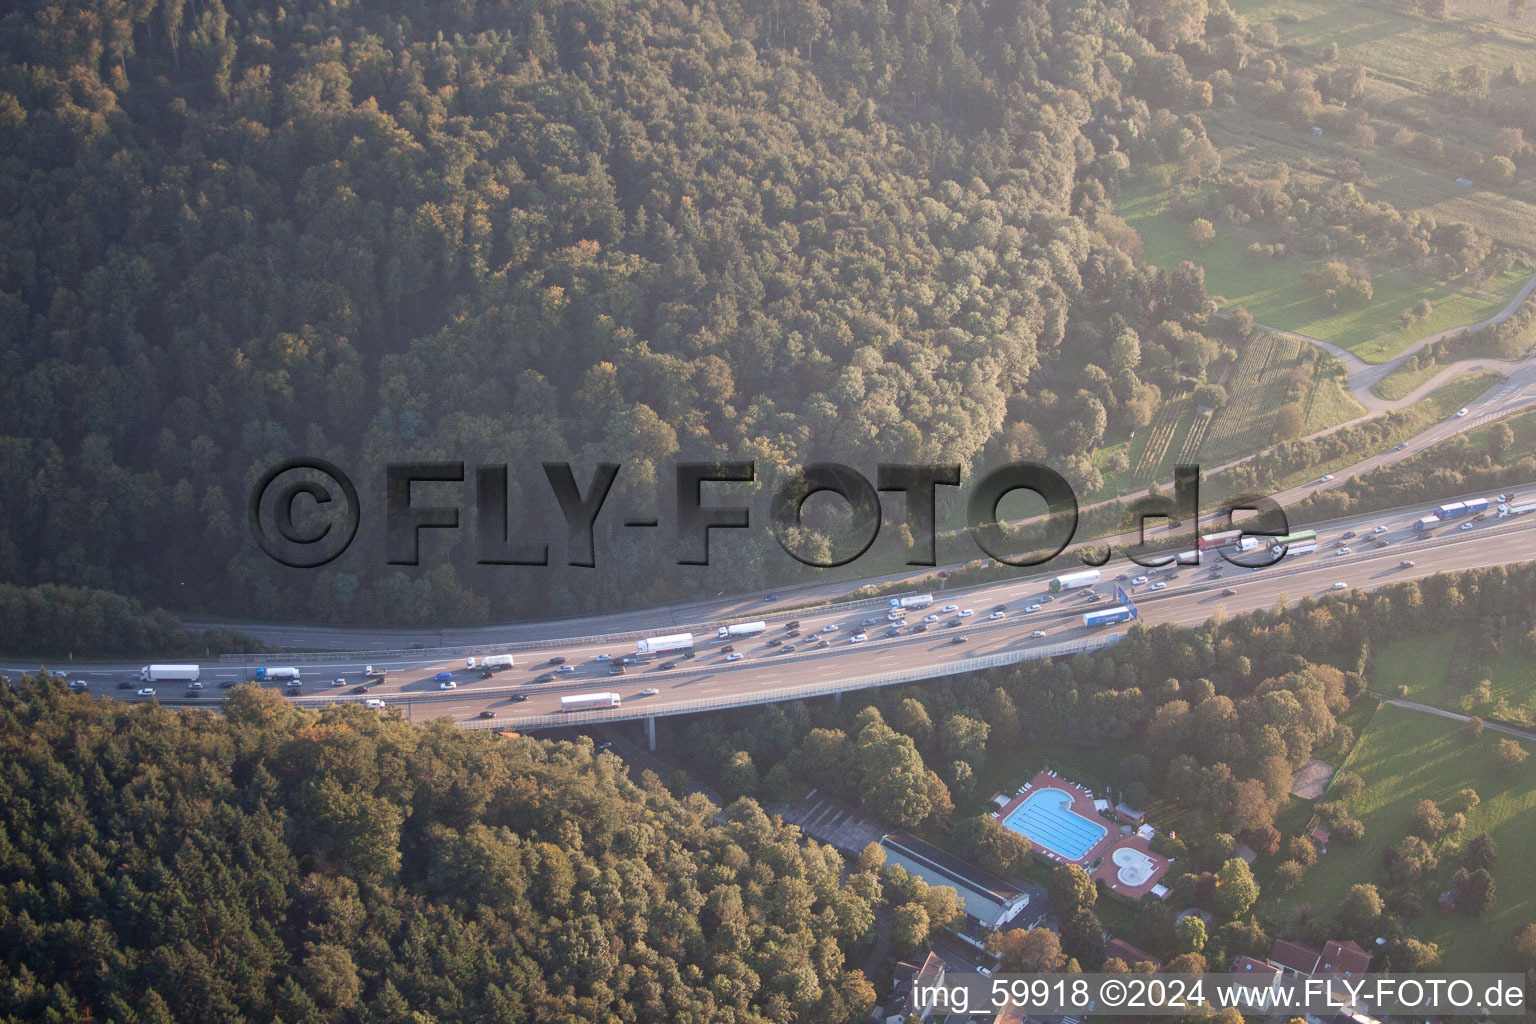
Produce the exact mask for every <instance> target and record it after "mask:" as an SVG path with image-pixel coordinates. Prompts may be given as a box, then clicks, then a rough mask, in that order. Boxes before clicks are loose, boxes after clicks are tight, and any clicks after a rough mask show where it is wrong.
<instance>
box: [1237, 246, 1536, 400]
mask: <svg viewBox="0 0 1536 1024" xmlns="http://www.w3.org/2000/svg"><path fill="white" fill-rule="evenodd" d="M1532 292H1536V274H1533V275H1532V276H1531V279H1530V280H1529V281H1527V282H1525V286H1524V287H1523V288H1521V289H1520V291H1519V292H1517V293H1516V294H1515V297H1514V298H1512V299H1510V300H1509V302H1507V303H1505V305H1504V308H1503V309H1501V310H1499V311H1498V312H1497V313H1495V314H1494V315H1493V316H1490V317H1488V318H1487V319H1484V320H1478V321H1477V322H1475V323H1470V324H1461V325H1460V326H1457V327H1447V328H1446V329H1445V330H1443V331H1436V332H1435V333H1434V334H1427V335H1425V336H1424V337H1422V338H1420V339H1419V340H1418V341H1416V342H1414V343H1413V344H1411V345H1409V346H1408V347H1407V348H1405V349H1403V350H1402V351H1401V352H1399V353H1398V354H1397V355H1395V356H1393V357H1392V358H1391V359H1388V360H1387V361H1386V362H1383V363H1368V362H1366V361H1365V360H1363V359H1361V358H1360V357H1359V356H1357V355H1355V354H1354V353H1353V352H1351V351H1350V350H1349V349H1347V348H1341V347H1340V346H1338V345H1335V344H1333V343H1332V342H1327V341H1324V340H1322V339H1321V338H1313V337H1311V336H1309V335H1306V334H1300V333H1297V332H1296V331H1286V330H1281V329H1280V328H1278V327H1271V326H1269V325H1268V324H1261V323H1257V322H1256V323H1255V324H1254V326H1255V327H1262V328H1263V329H1264V330H1266V331H1270V332H1271V333H1274V334H1279V335H1285V336H1288V337H1292V338H1299V339H1300V340H1302V341H1305V342H1307V343H1309V344H1312V345H1316V346H1317V347H1318V348H1320V349H1322V350H1323V351H1324V352H1327V353H1328V354H1330V355H1332V356H1336V357H1337V358H1338V360H1339V362H1341V363H1343V364H1344V370H1345V372H1346V373H1347V374H1348V380H1349V388H1348V390H1349V394H1350V397H1352V398H1353V399H1354V400H1355V401H1357V402H1359V403H1360V404H1361V405H1363V406H1365V408H1366V411H1367V412H1368V413H1369V414H1372V415H1374V414H1380V413H1384V412H1391V411H1392V410H1394V409H1404V408H1407V407H1408V406H1410V405H1412V404H1413V403H1414V402H1417V401H1418V400H1419V399H1421V398H1423V397H1424V396H1425V395H1427V394H1429V393H1430V392H1431V391H1433V390H1434V389H1435V388H1438V387H1439V386H1440V385H1442V384H1444V383H1445V382H1446V381H1449V380H1452V379H1454V378H1456V377H1460V376H1463V375H1465V374H1468V373H1473V372H1476V371H1478V370H1495V371H1498V372H1501V373H1502V372H1505V371H1506V370H1507V369H1509V368H1510V367H1514V366H1518V365H1520V363H1522V362H1524V361H1525V360H1506V359H1488V358H1484V359H1463V360H1461V361H1460V362H1456V363H1450V364H1448V365H1446V367H1445V368H1444V369H1442V370H1441V371H1440V372H1439V373H1436V374H1435V375H1434V376H1433V377H1431V378H1430V379H1429V380H1427V381H1425V382H1424V383H1422V384H1420V385H1419V386H1418V387H1416V388H1414V389H1413V390H1412V391H1411V392H1409V393H1408V394H1407V395H1404V396H1403V397H1402V398H1382V397H1381V396H1380V395H1378V394H1376V393H1375V392H1374V391H1372V390H1371V389H1372V388H1373V387H1375V386H1376V385H1377V384H1378V383H1380V382H1381V381H1382V380H1383V379H1385V378H1386V377H1388V376H1390V375H1391V373H1392V371H1393V370H1395V369H1397V368H1398V367H1399V366H1401V365H1402V364H1403V362H1404V361H1405V360H1406V359H1408V358H1409V357H1410V356H1412V355H1414V354H1415V353H1416V352H1418V351H1419V350H1420V349H1422V348H1424V347H1426V346H1428V345H1433V344H1434V343H1435V342H1437V341H1442V340H1444V339H1446V338H1450V337H1454V336H1456V335H1458V334H1464V333H1466V332H1468V331H1478V330H1482V329H1483V328H1484V327H1491V326H1493V325H1494V324H1499V323H1503V322H1504V321H1505V320H1508V319H1509V318H1510V317H1512V316H1514V315H1515V311H1516V310H1518V309H1519V308H1520V304H1521V303H1523V302H1524V301H1525V300H1526V299H1528V298H1530V296H1531V293H1532ZM1528 358H1529V357H1527V359H1528ZM1369 418H1370V415H1367V416H1363V417H1360V419H1357V420H1352V421H1351V422H1360V420H1363V419H1369Z"/></svg>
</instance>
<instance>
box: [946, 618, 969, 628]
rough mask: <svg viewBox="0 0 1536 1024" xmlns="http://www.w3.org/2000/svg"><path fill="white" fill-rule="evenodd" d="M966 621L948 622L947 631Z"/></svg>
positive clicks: (954, 620)
mask: <svg viewBox="0 0 1536 1024" xmlns="http://www.w3.org/2000/svg"><path fill="white" fill-rule="evenodd" d="M964 621H965V620H964V619H950V620H949V621H948V622H946V623H944V628H945V629H953V628H954V627H955V626H958V625H960V623H962V622H964Z"/></svg>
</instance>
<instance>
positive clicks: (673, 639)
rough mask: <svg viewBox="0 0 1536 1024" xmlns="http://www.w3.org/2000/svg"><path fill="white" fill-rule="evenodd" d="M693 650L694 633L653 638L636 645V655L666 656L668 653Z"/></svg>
mask: <svg viewBox="0 0 1536 1024" xmlns="http://www.w3.org/2000/svg"><path fill="white" fill-rule="evenodd" d="M691 650H693V634H692V633H673V634H671V635H670V636H652V637H646V638H645V639H644V640H640V641H637V642H636V643H635V653H636V654H665V653H666V652H667V651H691Z"/></svg>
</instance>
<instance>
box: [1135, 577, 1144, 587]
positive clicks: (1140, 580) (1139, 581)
mask: <svg viewBox="0 0 1536 1024" xmlns="http://www.w3.org/2000/svg"><path fill="white" fill-rule="evenodd" d="M1145 582H1147V578H1146V577H1145V576H1132V577H1131V586H1133V587H1139V586H1141V585H1142V584H1143V583H1145Z"/></svg>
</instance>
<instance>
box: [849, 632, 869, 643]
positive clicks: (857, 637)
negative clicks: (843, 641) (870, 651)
mask: <svg viewBox="0 0 1536 1024" xmlns="http://www.w3.org/2000/svg"><path fill="white" fill-rule="evenodd" d="M868 639H869V637H867V636H865V635H864V634H863V633H855V634H853V636H851V637H849V638H848V642H849V643H851V644H861V643H863V642H864V641H865V640H868Z"/></svg>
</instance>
